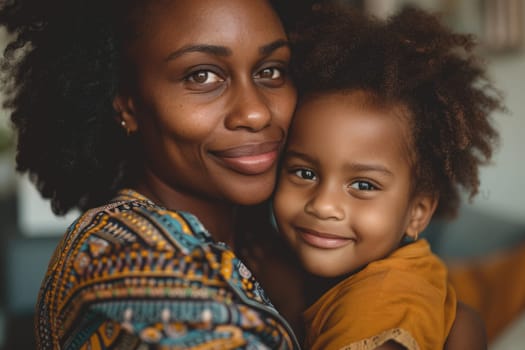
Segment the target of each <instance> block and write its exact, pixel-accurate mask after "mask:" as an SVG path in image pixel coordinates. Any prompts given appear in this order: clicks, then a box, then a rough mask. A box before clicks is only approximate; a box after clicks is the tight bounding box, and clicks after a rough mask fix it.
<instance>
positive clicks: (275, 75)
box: [256, 67, 283, 80]
mask: <svg viewBox="0 0 525 350" xmlns="http://www.w3.org/2000/svg"><path fill="white" fill-rule="evenodd" d="M282 75H283V72H282V71H281V70H280V69H278V68H275V67H271V68H264V69H263V70H261V71H260V72H259V73H257V74H256V77H257V78H260V79H272V80H275V79H280V78H281V77H282Z"/></svg>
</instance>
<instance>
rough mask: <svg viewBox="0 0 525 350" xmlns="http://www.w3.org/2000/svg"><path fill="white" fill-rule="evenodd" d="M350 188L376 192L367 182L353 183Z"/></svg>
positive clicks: (375, 188)
mask: <svg viewBox="0 0 525 350" xmlns="http://www.w3.org/2000/svg"><path fill="white" fill-rule="evenodd" d="M350 187H352V188H353V189H356V190H359V191H374V190H377V187H376V186H374V185H372V184H371V183H370V182H368V181H355V182H353V183H352V184H351V185H350Z"/></svg>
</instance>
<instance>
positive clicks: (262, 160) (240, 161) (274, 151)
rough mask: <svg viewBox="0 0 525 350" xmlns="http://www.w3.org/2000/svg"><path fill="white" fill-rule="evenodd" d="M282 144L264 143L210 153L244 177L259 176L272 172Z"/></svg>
mask: <svg viewBox="0 0 525 350" xmlns="http://www.w3.org/2000/svg"><path fill="white" fill-rule="evenodd" d="M280 145H281V142H280V141H277V142H264V143H258V144H248V145H242V146H238V147H233V148H228V149H226V150H223V151H212V152H210V153H211V154H213V155H214V156H215V158H217V159H219V161H220V162H221V163H222V164H224V165H226V166H227V167H229V168H230V169H232V170H234V171H236V172H238V173H240V174H244V175H258V174H262V173H265V172H267V171H268V170H270V169H271V168H272V167H273V166H274V164H275V163H276V161H277V157H278V156H279V148H280Z"/></svg>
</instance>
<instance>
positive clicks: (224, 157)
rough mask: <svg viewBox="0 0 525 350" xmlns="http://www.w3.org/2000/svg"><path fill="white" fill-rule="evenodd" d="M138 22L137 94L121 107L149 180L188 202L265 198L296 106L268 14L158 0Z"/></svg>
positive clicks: (259, 8) (225, 1)
mask: <svg viewBox="0 0 525 350" xmlns="http://www.w3.org/2000/svg"><path fill="white" fill-rule="evenodd" d="M139 17H140V16H139ZM138 21H139V23H138V30H137V32H138V35H137V37H136V38H135V39H134V40H133V41H132V43H131V44H130V45H129V46H130V47H129V48H128V50H127V52H128V57H129V58H130V61H131V65H132V77H131V79H130V81H132V82H133V87H132V88H131V89H129V91H128V92H124V93H122V94H121V95H119V96H118V97H117V99H116V106H117V108H119V109H121V110H123V114H122V115H123V118H124V120H125V121H126V124H127V125H128V128H129V129H130V130H131V131H132V132H136V133H137V135H138V137H139V138H140V140H141V141H142V144H143V147H144V153H145V157H146V160H145V163H146V164H145V166H146V173H148V174H150V176H151V177H153V178H155V179H156V180H157V181H160V182H161V183H163V185H167V188H170V189H172V190H175V191H177V192H179V193H183V194H184V195H186V196H190V197H196V198H203V199H206V200H210V199H211V200H219V201H226V202H230V203H236V204H254V203H258V202H261V201H263V200H264V199H266V198H267V197H268V196H269V195H270V193H271V192H272V189H273V187H274V185H275V173H276V166H277V165H276V164H277V157H278V153H279V151H280V149H281V147H282V146H283V142H284V139H285V136H286V132H287V129H288V126H289V122H290V119H291V115H292V112H293V109H294V107H295V102H296V94H295V89H294V87H293V85H292V83H291V81H290V79H289V77H288V74H287V70H288V63H289V60H290V49H289V47H288V45H287V39H286V35H285V32H284V30H283V28H282V26H281V23H280V20H279V18H278V17H277V15H276V14H275V13H274V11H273V9H272V8H271V6H270V5H269V4H268V3H267V2H266V1H265V0H220V1H216V0H177V1H155V2H151V5H148V6H147V8H146V10H145V11H144V13H143V14H142V18H141V19H139V20H138ZM164 188H166V186H164Z"/></svg>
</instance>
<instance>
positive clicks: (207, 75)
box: [186, 70, 224, 84]
mask: <svg viewBox="0 0 525 350" xmlns="http://www.w3.org/2000/svg"><path fill="white" fill-rule="evenodd" d="M186 80H187V81H188V82H190V83H195V84H213V83H218V82H221V81H224V79H222V78H221V77H220V76H219V75H217V74H215V73H213V72H211V71H209V70H199V71H196V72H193V73H191V74H190V75H188V76H187V77H186Z"/></svg>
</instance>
